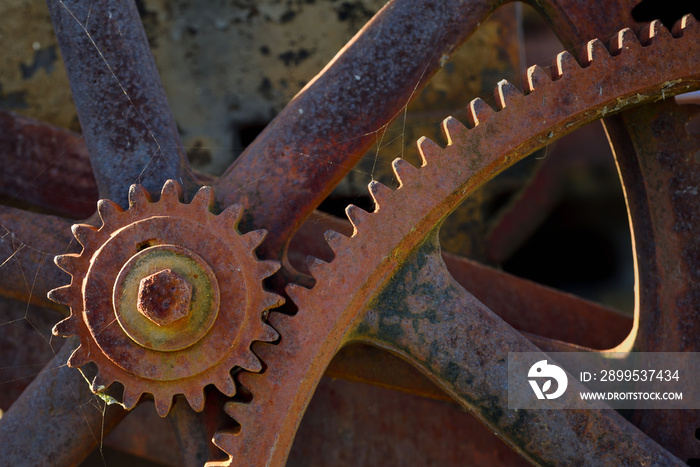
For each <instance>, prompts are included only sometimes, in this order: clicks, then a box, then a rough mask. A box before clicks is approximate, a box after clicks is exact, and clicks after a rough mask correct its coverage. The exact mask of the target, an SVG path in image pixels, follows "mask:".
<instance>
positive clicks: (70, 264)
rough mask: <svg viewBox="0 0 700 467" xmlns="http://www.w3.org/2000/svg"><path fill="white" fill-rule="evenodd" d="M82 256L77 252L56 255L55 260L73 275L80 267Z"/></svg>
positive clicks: (60, 266)
mask: <svg viewBox="0 0 700 467" xmlns="http://www.w3.org/2000/svg"><path fill="white" fill-rule="evenodd" d="M79 258H80V255H76V254H65V255H58V256H54V258H53V262H54V264H56V266H58V267H59V268H61V269H62V270H64V271H65V272H67V273H68V274H71V275H73V273H74V272H75V271H76V269H77V267H78V259H79Z"/></svg>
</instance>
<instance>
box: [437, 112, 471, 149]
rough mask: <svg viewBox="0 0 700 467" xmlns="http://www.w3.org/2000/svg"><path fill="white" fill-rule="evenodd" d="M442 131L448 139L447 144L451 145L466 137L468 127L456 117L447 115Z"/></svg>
mask: <svg viewBox="0 0 700 467" xmlns="http://www.w3.org/2000/svg"><path fill="white" fill-rule="evenodd" d="M442 132H443V133H444V135H445V139H446V140H447V145H448V146H451V145H452V144H454V142H455V141H459V140H460V139H461V138H464V137H466V134H467V127H466V126H464V125H462V122H460V121H459V120H457V119H456V118H454V117H447V118H446V119H445V120H443V121H442Z"/></svg>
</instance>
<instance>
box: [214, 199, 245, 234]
mask: <svg viewBox="0 0 700 467" xmlns="http://www.w3.org/2000/svg"><path fill="white" fill-rule="evenodd" d="M241 217H243V206H241V205H240V204H232V205H231V206H229V207H227V208H226V209H224V210H223V212H222V213H221V214H219V218H220V219H221V221H222V222H224V224H225V225H226V226H227V227H228V228H230V229H233V230H236V231H238V223H239V222H240V221H241Z"/></svg>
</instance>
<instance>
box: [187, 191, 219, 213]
mask: <svg viewBox="0 0 700 467" xmlns="http://www.w3.org/2000/svg"><path fill="white" fill-rule="evenodd" d="M214 202H215V198H214V190H213V189H212V187H210V186H203V187H202V188H200V189H199V190H198V191H197V194H195V195H194V198H192V202H191V203H190V205H192V206H194V207H196V208H198V209H201V210H207V211H211V210H212V208H213V207H214Z"/></svg>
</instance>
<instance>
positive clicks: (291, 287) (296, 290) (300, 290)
mask: <svg viewBox="0 0 700 467" xmlns="http://www.w3.org/2000/svg"><path fill="white" fill-rule="evenodd" d="M284 290H285V291H286V292H287V295H288V296H289V298H291V299H292V301H293V302H294V303H296V304H299V302H300V301H301V300H302V299H303V297H305V296H306V294H307V293H308V292H309V289H307V288H304V287H302V286H300V285H298V284H288V285H287V286H286V287H285V288H284ZM277 315H279V313H277ZM275 318H277V316H275ZM270 321H275V320H274V319H272V318H271V319H270ZM273 324H274V323H273Z"/></svg>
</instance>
